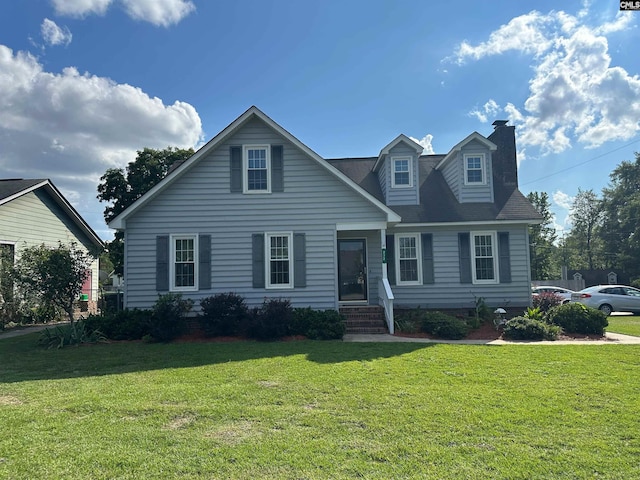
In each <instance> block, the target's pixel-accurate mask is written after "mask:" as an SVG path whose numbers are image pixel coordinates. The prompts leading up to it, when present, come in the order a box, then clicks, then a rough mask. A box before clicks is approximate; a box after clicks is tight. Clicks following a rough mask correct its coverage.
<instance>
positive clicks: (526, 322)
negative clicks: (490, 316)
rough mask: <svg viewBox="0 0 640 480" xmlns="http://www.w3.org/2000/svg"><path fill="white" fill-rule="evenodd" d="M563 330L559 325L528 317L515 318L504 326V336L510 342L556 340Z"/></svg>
mask: <svg viewBox="0 0 640 480" xmlns="http://www.w3.org/2000/svg"><path fill="white" fill-rule="evenodd" d="M560 332H561V329H560V327H558V326H557V325H549V324H548V323H546V322H543V321H540V320H536V319H534V318H528V317H513V318H512V319H511V320H508V321H507V322H506V323H505V324H504V328H503V331H502V335H503V336H504V338H507V339H510V340H555V339H556V338H558V335H559V334H560Z"/></svg>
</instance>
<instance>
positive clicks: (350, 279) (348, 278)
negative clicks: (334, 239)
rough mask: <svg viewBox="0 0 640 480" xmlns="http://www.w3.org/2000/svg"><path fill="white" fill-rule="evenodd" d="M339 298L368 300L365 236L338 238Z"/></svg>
mask: <svg viewBox="0 0 640 480" xmlns="http://www.w3.org/2000/svg"><path fill="white" fill-rule="evenodd" d="M338 283H339V292H338V299H339V300H340V301H341V302H358V301H359V302H362V301H366V300H367V244H366V240H365V239H363V238H357V239H351V238H349V239H339V240H338Z"/></svg>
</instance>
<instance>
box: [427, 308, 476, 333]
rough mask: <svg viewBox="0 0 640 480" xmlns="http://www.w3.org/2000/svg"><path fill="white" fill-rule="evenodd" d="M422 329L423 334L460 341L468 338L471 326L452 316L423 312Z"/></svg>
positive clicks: (435, 312)
mask: <svg viewBox="0 0 640 480" xmlns="http://www.w3.org/2000/svg"><path fill="white" fill-rule="evenodd" d="M421 329H422V331H423V332H425V333H428V334H430V335H434V336H436V337H439V338H445V339H448V340H460V339H462V338H464V337H466V336H467V333H468V332H469V325H467V323H466V322H465V321H464V320H461V319H459V318H456V317H452V316H451V315H447V314H445V313H442V312H438V311H429V312H427V311H425V312H421Z"/></svg>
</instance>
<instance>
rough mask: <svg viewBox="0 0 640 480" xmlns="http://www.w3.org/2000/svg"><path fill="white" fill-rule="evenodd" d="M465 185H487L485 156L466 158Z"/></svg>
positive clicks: (467, 156)
mask: <svg viewBox="0 0 640 480" xmlns="http://www.w3.org/2000/svg"><path fill="white" fill-rule="evenodd" d="M464 183H465V185H484V184H485V183H486V175H485V168H484V155H482V154H474V155H465V156H464Z"/></svg>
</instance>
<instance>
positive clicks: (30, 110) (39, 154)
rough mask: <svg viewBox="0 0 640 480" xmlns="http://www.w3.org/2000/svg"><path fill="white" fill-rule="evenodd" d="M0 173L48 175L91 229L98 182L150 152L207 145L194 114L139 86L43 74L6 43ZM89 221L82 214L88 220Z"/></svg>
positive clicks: (98, 219)
mask: <svg viewBox="0 0 640 480" xmlns="http://www.w3.org/2000/svg"><path fill="white" fill-rule="evenodd" d="M0 91H2V92H3V94H2V95H1V96H0V138H2V142H0V171H1V172H2V176H3V177H29V178H41V177H50V176H51V175H52V173H51V172H55V177H52V178H51V179H52V180H53V182H54V183H55V184H56V185H57V186H58V187H59V188H61V190H62V191H63V192H64V193H65V195H69V197H70V198H71V199H73V198H78V199H80V200H79V202H80V203H79V204H77V205H74V206H76V208H77V209H78V210H79V211H80V213H81V214H83V212H84V211H87V210H90V211H91V212H92V214H94V217H93V218H87V220H88V221H90V223H91V224H92V225H94V226H95V225H101V224H102V213H101V212H102V209H103V208H104V206H101V205H99V204H98V202H97V201H96V200H95V196H96V194H97V192H96V187H97V184H98V181H99V180H98V179H99V177H100V176H101V175H102V174H104V172H105V171H106V170H107V169H108V168H112V167H116V168H119V167H123V166H125V165H126V164H127V163H128V162H130V161H132V160H134V159H135V156H136V151H137V150H139V149H142V148H144V147H150V148H165V147H167V146H177V147H182V148H188V147H193V146H195V145H196V144H198V142H200V141H201V139H202V123H201V120H200V117H199V115H198V113H197V112H196V110H195V108H194V107H193V106H191V105H190V104H188V103H185V102H180V101H176V102H174V103H173V104H171V105H165V104H164V103H163V101H162V100H161V99H159V98H157V97H150V96H149V95H147V94H146V93H145V92H143V91H142V90H141V89H140V88H136V87H133V86H131V85H127V84H118V83H115V82H114V81H113V80H111V79H109V78H104V77H98V76H95V75H90V74H88V73H84V74H80V73H79V72H78V71H77V70H76V69H75V68H71V67H70V68H66V69H64V70H63V72H62V73H60V74H55V73H50V72H46V71H44V70H43V66H42V65H41V64H40V63H38V60H37V59H36V58H35V57H33V56H32V55H30V54H29V53H26V52H18V53H16V54H14V53H13V52H12V51H11V50H10V49H9V48H7V47H5V46H3V45H0ZM83 215H84V214H83Z"/></svg>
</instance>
